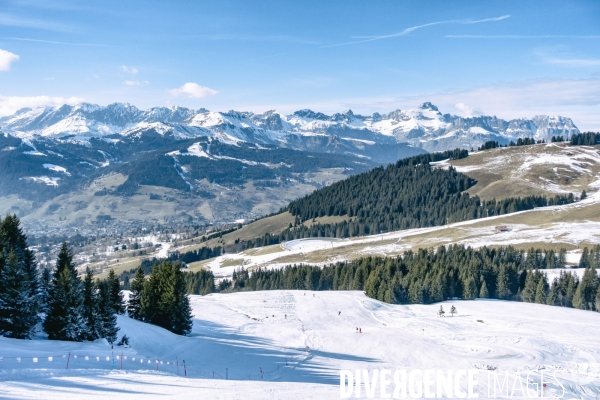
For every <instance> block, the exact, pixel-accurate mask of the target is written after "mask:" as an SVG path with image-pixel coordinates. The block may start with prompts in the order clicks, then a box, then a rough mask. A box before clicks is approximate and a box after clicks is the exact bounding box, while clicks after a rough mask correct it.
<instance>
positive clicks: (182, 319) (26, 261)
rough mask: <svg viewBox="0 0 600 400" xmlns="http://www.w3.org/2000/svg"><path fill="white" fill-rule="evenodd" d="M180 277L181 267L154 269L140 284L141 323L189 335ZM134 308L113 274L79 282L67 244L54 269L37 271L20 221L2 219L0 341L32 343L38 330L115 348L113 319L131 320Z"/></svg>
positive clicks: (189, 321) (58, 337)
mask: <svg viewBox="0 0 600 400" xmlns="http://www.w3.org/2000/svg"><path fill="white" fill-rule="evenodd" d="M140 270H141V269H140ZM182 274H183V273H182V272H181V270H180V268H179V265H177V266H175V265H174V264H171V263H170V262H169V261H165V262H163V263H162V264H160V265H158V264H157V265H155V266H154V268H153V270H152V273H151V274H150V279H149V280H148V283H146V282H144V284H143V287H144V293H145V294H144V296H145V297H144V300H143V303H142V304H143V310H144V311H143V315H144V318H143V319H142V320H144V321H146V322H150V323H154V324H156V325H159V326H163V327H165V328H167V329H169V330H171V331H172V332H175V333H178V334H187V333H189V331H190V329H191V324H192V317H191V314H190V307H189V300H188V297H187V294H186V287H185V281H184V278H183V275H182ZM142 277H143V271H142ZM135 283H136V285H139V282H135ZM133 304H134V305H132V303H131V301H130V302H129V304H126V303H125V302H124V300H123V294H122V290H121V285H120V282H119V279H118V277H117V276H116V274H115V273H114V271H113V270H110V271H109V273H108V276H107V278H106V279H103V280H100V279H94V276H93V274H92V271H91V270H90V269H89V268H87V269H86V274H85V276H84V278H83V280H82V279H81V277H80V276H79V275H78V272H77V270H76V268H75V265H74V263H73V257H72V254H71V251H70V250H69V247H68V246H67V243H66V242H64V243H63V244H62V246H61V249H60V252H59V254H58V257H57V261H56V267H55V268H54V269H53V270H52V271H51V270H50V269H48V268H44V269H43V270H39V269H38V267H37V264H36V262H35V257H34V254H33V253H32V252H31V250H29V248H28V245H27V237H26V236H25V234H24V233H23V231H22V229H21V227H20V221H19V219H18V218H17V217H16V216H15V215H12V216H11V215H7V216H6V217H5V218H4V219H2V218H0V335H2V336H5V337H11V338H18V339H30V338H32V336H33V335H34V334H35V332H36V330H37V329H38V326H41V328H42V329H43V331H44V332H46V333H47V334H48V338H49V339H50V340H67V341H83V340H88V341H92V340H96V339H99V338H105V339H106V340H108V341H109V342H110V343H113V342H114V341H115V340H116V339H117V333H118V331H119V328H118V326H117V317H116V316H117V314H125V312H128V314H130V315H132V314H131V312H130V310H134V309H135V301H134V303H133ZM132 307H133V308H132ZM180 310H181V311H180ZM133 312H134V314H135V311H133ZM136 315H139V313H138V314H136Z"/></svg>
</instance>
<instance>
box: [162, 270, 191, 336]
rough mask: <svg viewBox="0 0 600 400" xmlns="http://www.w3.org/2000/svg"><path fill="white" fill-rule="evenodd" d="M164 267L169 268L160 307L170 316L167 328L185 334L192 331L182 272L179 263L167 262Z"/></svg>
mask: <svg viewBox="0 0 600 400" xmlns="http://www.w3.org/2000/svg"><path fill="white" fill-rule="evenodd" d="M169 264H170V265H169ZM164 268H166V269H167V270H170V273H169V274H168V276H169V278H168V281H167V282H168V283H167V284H166V285H165V286H164V289H165V290H164V291H163V298H162V301H161V303H162V307H164V308H165V310H166V312H167V313H168V315H169V316H170V320H169V326H168V327H167V329H169V330H170V331H171V332H173V333H176V334H178V335H187V334H189V333H190V332H191V331H192V308H191V307H190V300H189V297H188V296H187V293H186V289H185V279H184V277H183V272H182V271H181V269H180V267H179V265H177V264H171V263H168V262H167V263H166V265H164ZM165 299H167V300H166V301H165Z"/></svg>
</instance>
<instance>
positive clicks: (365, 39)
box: [321, 15, 510, 48]
mask: <svg viewBox="0 0 600 400" xmlns="http://www.w3.org/2000/svg"><path fill="white" fill-rule="evenodd" d="M507 18H510V15H502V16H500V17H496V18H485V19H480V20H471V19H463V20H447V21H436V22H430V23H427V24H423V25H416V26H411V27H410V28H406V29H404V30H403V31H401V32H397V33H392V34H389V35H378V36H352V38H353V39H362V40H358V41H354V42H345V43H337V44H331V45H327V46H321V48H328V47H337V46H347V45H350V44H357V43H365V42H372V41H374V40H382V39H390V38H395V37H399V36H405V35H408V34H409V33H412V32H414V31H416V30H417V29H422V28H427V27H430V26H435V25H445V24H461V25H471V24H480V23H483V22H497V21H502V20H503V19H507Z"/></svg>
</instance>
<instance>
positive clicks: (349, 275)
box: [219, 245, 600, 311]
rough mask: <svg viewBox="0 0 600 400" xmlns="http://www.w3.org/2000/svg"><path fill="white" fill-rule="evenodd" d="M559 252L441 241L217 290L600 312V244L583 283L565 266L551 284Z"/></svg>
mask: <svg viewBox="0 0 600 400" xmlns="http://www.w3.org/2000/svg"><path fill="white" fill-rule="evenodd" d="M565 254H566V251H565V250H560V251H558V252H554V251H547V252H543V251H541V250H536V249H531V250H529V251H528V252H524V251H519V250H516V249H515V248H513V247H510V246H509V247H501V248H489V247H482V248H480V249H477V250H476V249H472V248H470V247H465V246H463V245H451V246H448V247H447V248H446V247H444V246H441V247H439V248H438V249H437V251H433V250H432V249H429V250H425V249H420V250H418V251H416V252H413V251H407V252H405V253H404V254H403V255H402V256H399V257H387V258H381V257H365V258H361V259H357V260H354V261H350V262H338V263H335V264H330V265H327V266H325V267H322V268H321V267H318V266H310V265H302V264H301V265H289V266H286V267H284V268H280V269H270V270H266V269H258V270H255V271H253V272H250V271H248V270H245V269H238V270H237V271H235V273H234V274H233V276H232V279H231V280H224V281H221V283H220V285H219V290H221V291H224V292H231V291H253V290H281V289H288V290H292V289H296V290H363V291H365V293H366V295H367V296H369V297H371V298H374V299H377V300H380V301H384V302H387V303H392V304H430V303H434V302H439V301H444V300H448V299H464V300H470V299H475V298H494V299H502V300H512V301H525V302H530V303H540V304H549V305H555V306H564V307H574V308H579V309H583V310H594V311H600V281H599V279H598V274H597V268H598V267H599V266H600V245H597V246H595V247H594V248H593V249H591V250H589V249H587V248H586V249H584V251H583V254H582V257H581V262H580V265H579V266H580V267H581V268H586V269H585V273H584V275H583V278H582V279H581V281H580V280H579V278H578V277H577V275H574V274H571V273H568V272H564V271H562V272H561V274H560V275H559V277H557V278H555V279H554V280H552V281H551V282H549V281H548V278H547V276H546V274H544V273H543V272H542V271H543V270H545V269H549V268H562V267H564V265H565Z"/></svg>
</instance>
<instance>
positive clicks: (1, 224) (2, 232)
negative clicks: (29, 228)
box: [0, 215, 38, 297]
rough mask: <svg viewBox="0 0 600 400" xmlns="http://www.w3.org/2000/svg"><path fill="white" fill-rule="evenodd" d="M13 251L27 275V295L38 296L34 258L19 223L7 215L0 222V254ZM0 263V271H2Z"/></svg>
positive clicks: (12, 216) (16, 219)
mask: <svg viewBox="0 0 600 400" xmlns="http://www.w3.org/2000/svg"><path fill="white" fill-rule="evenodd" d="M11 251H14V252H15V253H16V255H17V258H18V260H19V264H20V265H21V268H23V269H24V271H25V273H26V274H27V276H28V277H27V280H28V282H29V287H28V292H29V293H28V294H29V295H31V296H32V297H37V294H38V274H37V265H36V263H35V256H34V254H33V252H32V251H31V250H29V248H28V246H27V236H25V234H24V233H23V230H22V229H21V221H20V220H19V218H17V216H16V215H7V216H6V217H5V218H4V220H1V221H0V253H3V254H4V257H5V258H6V259H7V255H8V254H9V253H10V252H11ZM1 262H2V261H0V270H1V269H2V264H1Z"/></svg>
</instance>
